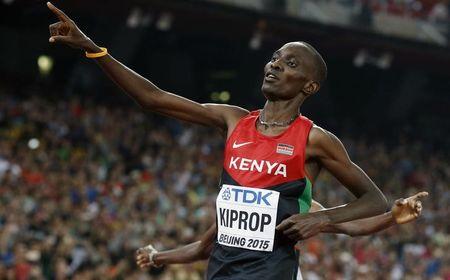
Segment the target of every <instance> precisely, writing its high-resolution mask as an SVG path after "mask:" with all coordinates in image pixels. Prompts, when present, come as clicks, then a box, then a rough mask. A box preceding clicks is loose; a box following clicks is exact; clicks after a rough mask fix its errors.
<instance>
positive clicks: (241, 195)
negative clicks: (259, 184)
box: [222, 188, 272, 206]
mask: <svg viewBox="0 0 450 280" xmlns="http://www.w3.org/2000/svg"><path fill="white" fill-rule="evenodd" d="M227 191H228V194H230V193H229V189H226V190H225V191H224V192H223V194H222V198H223V199H224V200H229V199H230V197H228V199H226V198H225V193H226V192H227ZM231 192H232V194H230V195H231V197H232V198H233V200H234V201H236V202H243V203H252V204H253V203H256V204H258V205H260V204H265V205H269V206H271V204H270V203H269V201H268V200H267V199H268V197H269V196H270V195H272V192H269V193H266V194H263V193H262V192H261V191H253V190H242V189H235V188H232V189H231Z"/></svg>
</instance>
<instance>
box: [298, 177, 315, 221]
mask: <svg viewBox="0 0 450 280" xmlns="http://www.w3.org/2000/svg"><path fill="white" fill-rule="evenodd" d="M305 179H306V186H305V190H304V191H303V193H302V195H301V196H300V197H299V198H298V209H299V212H300V213H308V212H309V208H311V199H312V191H311V187H312V184H311V181H309V180H308V178H305Z"/></svg>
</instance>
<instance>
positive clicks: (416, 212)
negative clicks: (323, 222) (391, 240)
mask: <svg viewBox="0 0 450 280" xmlns="http://www.w3.org/2000/svg"><path fill="white" fill-rule="evenodd" d="M427 195H428V193H427V192H420V193H418V194H415V195H413V196H411V197H408V198H406V199H403V198H400V199H397V200H396V201H395V203H394V205H393V206H392V209H391V211H390V212H387V213H384V214H382V215H378V216H375V217H370V218H365V219H360V220H355V221H350V222H346V223H342V224H335V225H334V224H333V225H330V226H328V227H326V228H324V229H322V230H321V232H324V233H343V234H347V235H349V236H362V235H368V234H372V233H375V232H379V231H382V230H384V229H387V228H389V227H391V226H394V225H397V224H404V223H409V222H411V221H413V220H415V219H417V218H418V217H419V216H420V214H421V212H422V202H421V201H420V199H421V198H423V197H426V196H427ZM324 209H326V208H324V207H323V206H322V205H321V204H320V203H318V202H317V201H315V200H312V204H311V208H310V210H309V211H310V212H316V211H322V210H324ZM215 236H216V225H213V226H211V227H210V228H209V229H208V231H207V232H206V233H205V234H204V235H203V236H202V238H201V240H199V241H197V242H194V243H191V244H188V245H186V246H183V247H180V248H177V249H174V250H169V251H161V252H158V251H157V250H156V249H155V248H153V246H152V245H148V246H146V247H144V248H140V249H139V250H138V251H137V254H136V264H137V265H138V266H139V267H140V268H147V267H151V266H154V267H159V266H162V265H169V264H181V263H191V262H195V261H200V260H206V259H207V258H208V257H209V256H210V254H211V251H212V248H213V246H214V240H215ZM297 277H298V278H297V279H301V274H300V271H299V274H298V275H297Z"/></svg>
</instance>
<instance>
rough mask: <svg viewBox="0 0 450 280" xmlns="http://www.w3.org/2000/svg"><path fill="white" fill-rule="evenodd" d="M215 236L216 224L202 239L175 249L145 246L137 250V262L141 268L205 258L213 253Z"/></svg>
mask: <svg viewBox="0 0 450 280" xmlns="http://www.w3.org/2000/svg"><path fill="white" fill-rule="evenodd" d="M215 236H216V224H214V225H212V226H211V227H210V228H209V229H208V231H207V232H206V233H205V234H204V235H203V236H202V238H201V240H200V241H196V242H194V243H191V244H188V245H186V246H183V247H180V248H177V249H174V250H168V251H161V252H158V251H156V250H155V249H153V247H151V248H152V249H150V248H149V249H146V248H145V247H144V248H141V249H139V250H138V251H137V255H136V264H137V265H138V266H139V267H140V268H146V267H151V266H161V265H167V264H180V263H191V262H195V261H200V260H205V259H207V258H208V257H209V255H210V254H211V251H212V247H213V245H214V238H215ZM152 250H153V251H152ZM152 253H153V254H152Z"/></svg>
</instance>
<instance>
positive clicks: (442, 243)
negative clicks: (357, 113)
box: [0, 95, 450, 280]
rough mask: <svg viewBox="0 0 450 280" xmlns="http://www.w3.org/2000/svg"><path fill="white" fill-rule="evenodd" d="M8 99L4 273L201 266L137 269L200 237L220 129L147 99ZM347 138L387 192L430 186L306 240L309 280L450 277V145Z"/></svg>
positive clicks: (322, 182) (344, 196)
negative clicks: (412, 211)
mask: <svg viewBox="0 0 450 280" xmlns="http://www.w3.org/2000/svg"><path fill="white" fill-rule="evenodd" d="M0 98H1V100H2V102H0V279H20V280H22V279H23V280H25V279H83V280H84V279H162V280H166V279H176V280H183V279H186V280H188V279H189V280H190V279H202V278H203V276H202V275H203V272H204V271H205V268H206V262H198V263H195V264H191V265H176V266H168V267H165V268H161V269H152V270H150V271H140V270H138V269H137V267H136V266H135V264H134V253H135V250H136V249H137V248H139V247H141V246H143V245H146V244H148V243H153V244H154V245H155V246H156V247H157V248H158V249H160V250H162V249H172V248H175V247H178V246H180V245H182V244H187V243H190V242H193V241H196V240H198V239H199V238H200V235H201V234H202V233H203V232H205V231H206V229H207V228H208V227H209V226H210V225H211V224H212V223H213V221H214V200H215V195H216V193H217V192H218V183H219V176H220V172H221V159H222V151H223V138H222V137H221V136H220V135H219V134H217V133H216V132H214V131H211V130H209V129H206V128H203V127H198V126H190V125H187V124H182V123H179V122H176V121H173V120H170V119H166V118H160V117H158V116H154V115H152V114H149V115H147V114H146V113H144V112H143V111H142V110H140V109H139V108H138V107H137V106H107V105H102V104H93V103H90V102H84V101H83V102H80V101H79V100H77V99H72V100H63V99H59V100H53V101H52V100H46V99H44V98H41V97H37V96H34V97H29V98H21V99H18V98H15V97H14V96H12V95H0ZM338 135H339V133H338ZM341 138H342V140H343V142H344V144H345V145H346V147H347V149H348V151H349V153H350V156H351V157H352V159H353V160H354V161H355V162H356V163H358V164H359V165H360V166H361V167H362V168H363V169H364V170H365V171H366V172H367V173H368V174H369V175H370V176H371V177H372V178H373V179H374V181H375V182H376V183H377V184H378V186H380V187H381V189H382V190H383V192H384V193H385V194H386V195H387V196H388V198H389V199H390V202H392V201H393V200H394V199H396V198H399V197H405V196H407V195H411V194H413V193H414V192H416V191H419V190H426V191H428V192H429V193H430V196H429V197H428V198H427V199H426V200H425V201H424V211H423V215H422V217H420V219H419V220H417V221H416V222H414V223H411V224H408V225H404V226H397V227H394V228H391V229H389V230H387V231H384V232H383V233H379V234H376V235H374V236H370V237H363V238H351V237H347V236H342V235H320V236H317V237H314V238H312V239H310V240H308V241H306V242H304V243H303V244H302V246H301V249H300V254H301V268H302V271H303V275H304V277H305V279H311V280H315V279H366V280H369V279H445V280H449V279H450V255H449V253H448V252H449V249H450V248H449V242H450V236H449V225H450V220H449V219H448V216H449V214H450V211H449V208H448V205H449V202H450V189H449V185H448V184H449V182H450V180H449V179H450V166H449V164H448V153H446V152H445V151H444V153H438V152H436V151H430V150H429V149H427V145H423V144H421V143H415V142H414V141H410V140H408V139H402V140H400V142H399V143H398V144H397V145H394V146H389V145H386V144H384V143H382V142H377V143H371V142H370V139H364V138H358V140H355V139H356V137H345V136H341ZM313 189H314V191H313V196H314V198H315V199H316V200H317V201H319V202H321V203H322V204H324V205H325V206H336V205H340V204H343V203H346V202H348V201H349V200H351V199H352V198H351V196H350V195H349V193H348V192H347V191H346V190H345V188H344V187H342V186H341V185H340V184H339V183H338V182H336V181H335V180H334V179H333V178H332V177H331V176H330V175H329V174H326V173H324V174H322V175H321V177H320V179H319V180H318V181H317V183H316V185H315V186H314V187H313Z"/></svg>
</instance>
